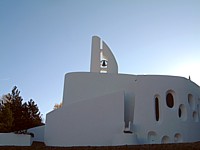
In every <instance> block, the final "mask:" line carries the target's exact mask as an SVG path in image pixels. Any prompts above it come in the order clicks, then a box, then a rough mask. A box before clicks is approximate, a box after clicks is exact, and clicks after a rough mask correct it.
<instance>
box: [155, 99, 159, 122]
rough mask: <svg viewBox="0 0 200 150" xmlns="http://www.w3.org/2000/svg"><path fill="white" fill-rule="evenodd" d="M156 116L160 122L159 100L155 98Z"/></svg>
mask: <svg viewBox="0 0 200 150" xmlns="http://www.w3.org/2000/svg"><path fill="white" fill-rule="evenodd" d="M155 116H156V121H158V120H159V99H158V98H157V97H156V98H155Z"/></svg>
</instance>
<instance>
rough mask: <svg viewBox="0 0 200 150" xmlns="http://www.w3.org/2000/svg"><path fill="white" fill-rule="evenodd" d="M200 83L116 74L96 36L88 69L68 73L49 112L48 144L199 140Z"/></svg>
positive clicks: (109, 54)
mask: <svg viewBox="0 0 200 150" xmlns="http://www.w3.org/2000/svg"><path fill="white" fill-rule="evenodd" d="M199 131H200V87H199V86H198V85H197V84H195V83H194V82H192V81H191V80H189V79H186V78H183V77H178V76H165V75H131V74H120V73H118V65H117V61H116V59H115V57H114V55H113V54H112V52H111V50H110V49H109V47H108V46H107V44H106V43H105V42H104V41H102V40H101V39H100V38H99V37H97V36H94V37H93V38H92V53H91V66H90V72H73V73H67V74H66V75H65V81H64V93H63V106H62V107H61V108H59V109H56V110H53V111H51V112H49V113H48V114H47V116H46V125H45V132H44V142H45V144H46V145H48V146H115V145H137V144H160V143H180V142H196V141H199V140H200V132H199Z"/></svg>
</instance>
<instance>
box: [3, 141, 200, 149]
mask: <svg viewBox="0 0 200 150" xmlns="http://www.w3.org/2000/svg"><path fill="white" fill-rule="evenodd" d="M132 149H134V150H160V149H162V150H170V149H176V150H199V149H200V142H195V143H182V144H152V145H151V144H146V145H133V146H126V145H125V146H103V147H102V146H101V147H91V146H86V147H51V146H45V145H44V143H40V142H34V143H33V144H32V146H30V147H29V146H18V147H17V146H0V150H132Z"/></svg>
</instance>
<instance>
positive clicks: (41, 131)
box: [28, 125, 45, 142]
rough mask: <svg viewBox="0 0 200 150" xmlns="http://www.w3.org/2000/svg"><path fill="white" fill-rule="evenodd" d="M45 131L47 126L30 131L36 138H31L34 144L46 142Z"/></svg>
mask: <svg viewBox="0 0 200 150" xmlns="http://www.w3.org/2000/svg"><path fill="white" fill-rule="evenodd" d="M44 129H45V125H43V126H38V127H34V128H30V129H28V132H29V133H33V134H34V137H32V138H31V140H32V142H33V141H37V142H44Z"/></svg>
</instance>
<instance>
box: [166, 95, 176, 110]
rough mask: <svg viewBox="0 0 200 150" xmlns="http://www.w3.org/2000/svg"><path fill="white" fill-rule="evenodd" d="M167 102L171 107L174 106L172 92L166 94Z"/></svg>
mask: <svg viewBox="0 0 200 150" xmlns="http://www.w3.org/2000/svg"><path fill="white" fill-rule="evenodd" d="M166 103H167V106H168V107H169V108H172V107H173V106H174V97H173V95H172V93H168V94H167V95H166Z"/></svg>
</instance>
